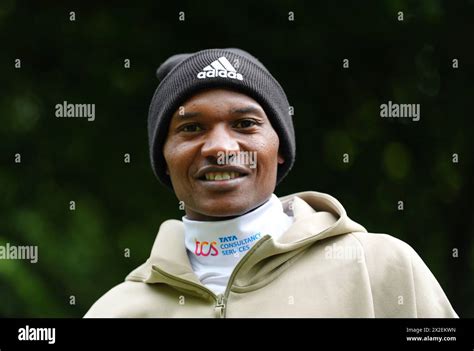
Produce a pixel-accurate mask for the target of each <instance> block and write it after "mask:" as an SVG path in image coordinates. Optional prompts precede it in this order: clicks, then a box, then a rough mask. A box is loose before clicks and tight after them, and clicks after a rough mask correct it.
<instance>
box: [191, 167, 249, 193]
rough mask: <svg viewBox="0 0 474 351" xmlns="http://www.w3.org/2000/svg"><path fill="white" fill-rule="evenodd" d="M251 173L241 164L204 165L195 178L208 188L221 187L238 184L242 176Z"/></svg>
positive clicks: (242, 178) (242, 179)
mask: <svg viewBox="0 0 474 351" xmlns="http://www.w3.org/2000/svg"><path fill="white" fill-rule="evenodd" d="M250 174H251V172H250V170H249V169H248V168H246V167H242V166H214V165H212V166H211V165H209V166H204V167H202V168H201V169H200V170H199V171H198V172H197V174H196V175H195V178H196V179H198V180H199V181H200V183H201V184H202V185H206V184H207V185H206V186H208V187H211V188H209V189H223V187H224V188H227V187H234V186H238V185H240V184H241V183H242V182H243V181H244V178H245V177H247V176H249V175H250Z"/></svg>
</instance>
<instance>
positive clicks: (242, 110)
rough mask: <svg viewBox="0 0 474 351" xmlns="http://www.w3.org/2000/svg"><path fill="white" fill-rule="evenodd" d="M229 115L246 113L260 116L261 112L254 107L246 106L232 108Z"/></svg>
mask: <svg viewBox="0 0 474 351" xmlns="http://www.w3.org/2000/svg"><path fill="white" fill-rule="evenodd" d="M230 113H233V114H241V115H244V114H246V113H256V114H261V113H262V112H261V110H260V109H258V108H256V107H254V106H246V107H239V108H233V109H231V110H230Z"/></svg>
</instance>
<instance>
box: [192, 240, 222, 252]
mask: <svg viewBox="0 0 474 351" xmlns="http://www.w3.org/2000/svg"><path fill="white" fill-rule="evenodd" d="M194 240H196V239H194ZM194 253H195V254H196V256H209V255H211V256H217V255H219V251H217V242H215V241H212V242H208V241H197V240H196V248H195V249H194Z"/></svg>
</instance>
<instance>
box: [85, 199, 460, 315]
mask: <svg viewBox="0 0 474 351" xmlns="http://www.w3.org/2000/svg"><path fill="white" fill-rule="evenodd" d="M281 201H282V203H283V207H284V209H285V212H287V213H288V214H289V215H292V216H294V223H293V225H292V226H291V227H290V228H289V229H288V231H286V232H285V233H284V234H283V235H282V236H281V237H280V238H279V239H278V240H277V241H275V240H273V239H272V238H271V237H270V236H269V235H266V236H264V237H262V239H260V241H259V242H257V243H256V244H255V245H254V246H253V248H252V249H251V250H249V252H248V253H247V254H246V255H245V256H244V257H243V258H242V259H241V260H240V261H239V263H238V265H237V266H236V268H235V269H234V271H233V273H232V276H231V278H230V280H229V283H228V286H227V289H226V291H225V293H224V294H222V295H215V294H214V293H213V292H211V291H210V290H209V289H207V288H206V287H205V286H204V285H202V284H201V283H200V281H199V280H198V279H197V277H196V275H195V274H194V273H193V270H192V268H191V265H190V263H189V259H188V257H187V253H186V250H185V246H184V233H183V224H182V222H181V221H178V220H168V221H166V222H164V223H163V224H162V225H161V227H160V230H159V232H158V235H157V237H156V240H155V243H154V245H153V249H152V252H151V256H150V258H149V259H148V260H147V261H146V262H145V263H144V264H143V265H141V266H140V267H138V268H137V269H135V270H134V271H133V272H131V273H130V274H129V275H128V276H127V278H126V279H125V282H123V283H121V284H119V285H117V286H116V287H114V288H112V289H111V290H110V291H109V292H107V293H106V294H105V295H104V296H102V297H101V298H100V299H99V300H98V301H97V302H96V303H95V304H94V305H93V306H92V307H91V309H90V310H89V311H88V312H87V314H86V315H85V317H448V318H452V317H457V315H456V312H455V311H454V310H453V308H452V307H451V304H450V303H449V301H448V299H447V297H446V295H445V294H444V292H443V290H442V288H441V287H440V285H439V284H438V282H437V281H436V279H435V277H434V276H433V274H432V273H431V272H430V270H429V269H428V267H427V266H426V265H425V264H424V263H423V261H422V260H421V258H420V257H419V256H418V255H417V254H416V252H415V251H414V250H413V249H412V248H411V247H410V246H409V245H407V244H406V243H404V242H402V241H400V240H398V239H395V238H394V237H391V236H389V235H386V234H371V233H367V231H366V230H365V228H364V227H362V226H361V225H359V224H357V223H355V222H354V221H352V220H351V219H350V218H349V217H348V216H347V214H346V211H345V210H344V208H343V207H342V205H341V204H340V203H339V202H338V201H337V200H336V199H335V198H333V197H331V196H329V195H327V194H322V193H316V192H302V193H297V194H294V195H289V196H285V197H283V198H281Z"/></svg>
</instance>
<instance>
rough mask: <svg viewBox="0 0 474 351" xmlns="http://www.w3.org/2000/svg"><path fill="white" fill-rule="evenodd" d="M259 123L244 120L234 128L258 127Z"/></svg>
mask: <svg viewBox="0 0 474 351" xmlns="http://www.w3.org/2000/svg"><path fill="white" fill-rule="evenodd" d="M256 124H257V122H255V121H254V120H252V119H244V120H242V121H238V122H237V123H236V124H234V127H236V128H250V127H253V126H254V125H256Z"/></svg>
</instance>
